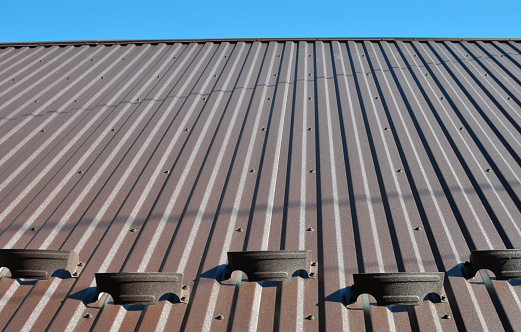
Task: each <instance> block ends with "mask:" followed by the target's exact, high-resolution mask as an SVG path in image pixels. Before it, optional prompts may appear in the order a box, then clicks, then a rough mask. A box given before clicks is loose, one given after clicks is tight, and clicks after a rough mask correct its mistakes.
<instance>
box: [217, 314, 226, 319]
mask: <svg viewBox="0 0 521 332" xmlns="http://www.w3.org/2000/svg"><path fill="white" fill-rule="evenodd" d="M215 319H217V320H223V319H224V315H223V314H218V315H217V317H215Z"/></svg>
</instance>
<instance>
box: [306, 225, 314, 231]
mask: <svg viewBox="0 0 521 332" xmlns="http://www.w3.org/2000/svg"><path fill="white" fill-rule="evenodd" d="M306 231H308V232H313V231H314V229H313V227H311V226H309V227H308V228H307V229H306Z"/></svg>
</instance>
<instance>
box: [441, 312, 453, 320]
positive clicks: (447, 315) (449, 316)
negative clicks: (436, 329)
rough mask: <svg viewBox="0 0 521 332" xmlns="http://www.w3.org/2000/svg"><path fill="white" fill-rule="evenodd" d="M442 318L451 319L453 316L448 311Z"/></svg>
mask: <svg viewBox="0 0 521 332" xmlns="http://www.w3.org/2000/svg"><path fill="white" fill-rule="evenodd" d="M441 318H443V319H451V318H452V316H451V315H450V314H449V313H446V314H445V315H443V316H442V317H441Z"/></svg>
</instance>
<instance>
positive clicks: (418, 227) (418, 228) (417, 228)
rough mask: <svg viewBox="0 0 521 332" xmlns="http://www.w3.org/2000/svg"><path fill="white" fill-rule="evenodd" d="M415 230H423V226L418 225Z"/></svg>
mask: <svg viewBox="0 0 521 332" xmlns="http://www.w3.org/2000/svg"><path fill="white" fill-rule="evenodd" d="M414 230H415V231H421V230H423V228H421V227H420V226H416V227H414Z"/></svg>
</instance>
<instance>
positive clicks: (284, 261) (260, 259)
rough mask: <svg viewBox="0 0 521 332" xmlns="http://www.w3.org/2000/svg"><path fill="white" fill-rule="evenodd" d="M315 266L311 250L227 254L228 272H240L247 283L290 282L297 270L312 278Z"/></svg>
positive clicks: (233, 252)
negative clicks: (245, 276) (246, 277)
mask: <svg viewBox="0 0 521 332" xmlns="http://www.w3.org/2000/svg"><path fill="white" fill-rule="evenodd" d="M316 265H317V264H316V263H315V262H313V263H312V262H311V250H300V251H289V250H280V251H231V252H228V269H229V270H230V272H232V271H235V270H241V271H243V272H244V273H246V275H247V276H248V280H249V281H290V280H291V276H292V275H293V272H295V271H297V270H306V271H307V272H308V275H309V276H310V277H312V278H313V277H314V276H316V269H317V267H316Z"/></svg>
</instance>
